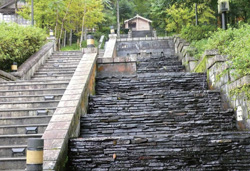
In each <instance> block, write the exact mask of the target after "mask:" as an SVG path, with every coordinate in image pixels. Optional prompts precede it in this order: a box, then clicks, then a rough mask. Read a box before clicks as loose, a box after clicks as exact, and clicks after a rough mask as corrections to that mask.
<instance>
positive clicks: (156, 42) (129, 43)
mask: <svg viewBox="0 0 250 171" xmlns="http://www.w3.org/2000/svg"><path fill="white" fill-rule="evenodd" d="M172 40H173V38H172V37H163V38H157V37H156V38H152V37H151V38H128V39H118V40H117V48H116V50H117V56H118V57H126V56H131V55H138V54H143V56H145V55H146V54H149V53H152V54H153V53H159V52H163V53H164V54H165V55H171V54H173V52H174V50H173V49H174V44H173V43H172V42H173V41H172Z"/></svg>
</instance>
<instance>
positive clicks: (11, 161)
mask: <svg viewBox="0 0 250 171" xmlns="http://www.w3.org/2000/svg"><path fill="white" fill-rule="evenodd" d="M25 167H26V157H8V158H7V157H6V158H0V168H1V170H5V171H7V170H9V171H13V170H15V171H19V170H20V171H21V170H22V171H23V170H24V169H25ZM10 168H13V169H10Z"/></svg>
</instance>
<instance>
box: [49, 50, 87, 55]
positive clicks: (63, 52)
mask: <svg viewBox="0 0 250 171" xmlns="http://www.w3.org/2000/svg"><path fill="white" fill-rule="evenodd" d="M54 54H57V55H79V54H83V53H82V52H81V51H77V50H76V51H55V52H53V55H54Z"/></svg>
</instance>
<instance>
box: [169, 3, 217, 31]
mask: <svg viewBox="0 0 250 171" xmlns="http://www.w3.org/2000/svg"><path fill="white" fill-rule="evenodd" d="M166 13H167V18H166V23H167V26H166V30H167V31H175V32H176V33H180V31H181V29H182V28H183V27H185V26H189V25H194V21H195V20H194V17H195V6H194V5H193V6H192V8H189V7H188V6H187V5H186V4H185V3H183V4H178V3H175V4H173V5H172V6H171V7H170V8H168V9H167V10H166ZM198 15H199V16H200V17H199V22H200V23H207V24H208V23H210V21H211V19H215V16H214V11H213V10H212V9H211V8H210V7H209V6H207V4H206V3H202V4H200V5H199V6H198Z"/></svg>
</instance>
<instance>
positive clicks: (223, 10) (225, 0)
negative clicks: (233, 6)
mask: <svg viewBox="0 0 250 171" xmlns="http://www.w3.org/2000/svg"><path fill="white" fill-rule="evenodd" d="M229 10H230V8H229V0H218V13H219V14H221V23H222V29H224V30H226V29H227V20H226V14H227V13H228V12H229Z"/></svg>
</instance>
